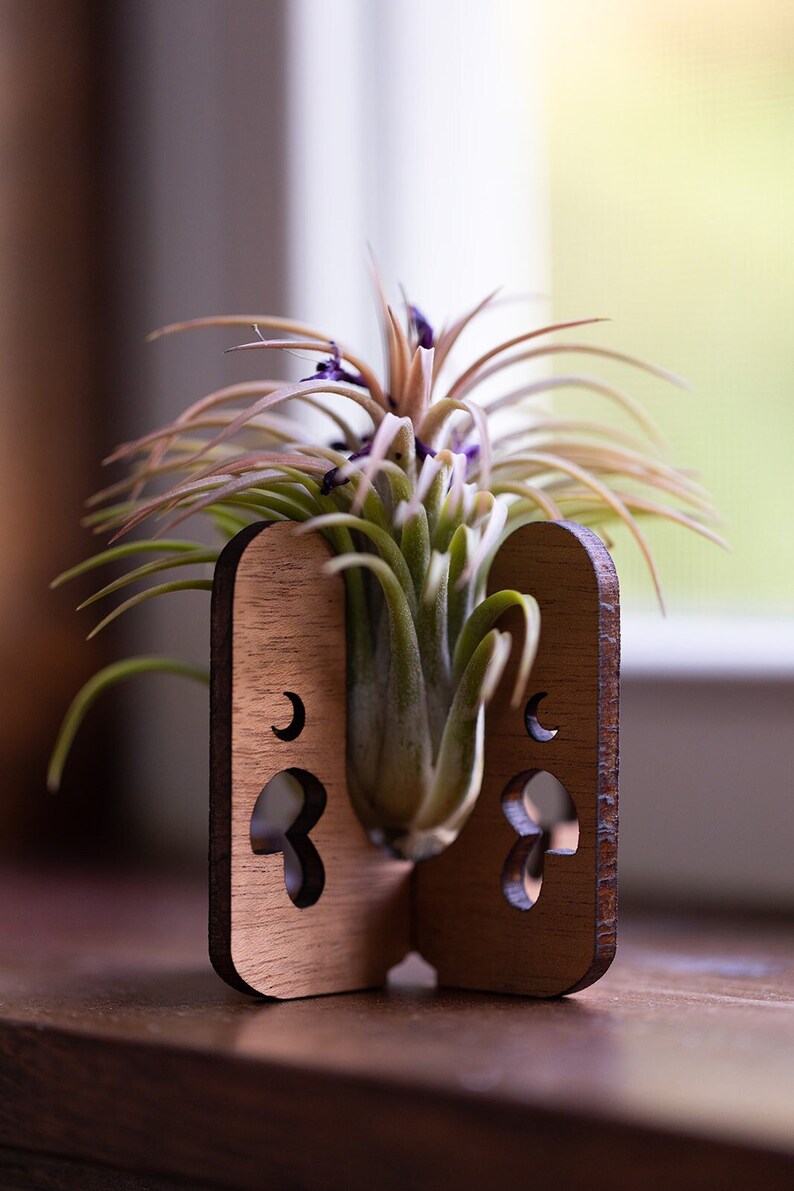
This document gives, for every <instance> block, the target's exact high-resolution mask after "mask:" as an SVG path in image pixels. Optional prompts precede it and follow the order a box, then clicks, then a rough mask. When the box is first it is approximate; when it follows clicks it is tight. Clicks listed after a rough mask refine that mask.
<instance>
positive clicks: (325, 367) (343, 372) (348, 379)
mask: <svg viewBox="0 0 794 1191" xmlns="http://www.w3.org/2000/svg"><path fill="white" fill-rule="evenodd" d="M331 351H332V354H331V356H330V358H329V359H327V360H321V361H320V363H319V364H318V365H317V371H316V372H314V373H312V375H311V376H303V377H301V384H302V383H303V381H305V380H336V381H344V383H345V384H347V385H361V386H362V387H363V388H366V387H367V382H366V381H365V380H364V377H363V376H362V375H361V373H360V372H348V371H347V369H346V368H343V367H342V357H341V355H340V354H339V348H338V347H337V345H336V344H335V343H334V341H333V340H331Z"/></svg>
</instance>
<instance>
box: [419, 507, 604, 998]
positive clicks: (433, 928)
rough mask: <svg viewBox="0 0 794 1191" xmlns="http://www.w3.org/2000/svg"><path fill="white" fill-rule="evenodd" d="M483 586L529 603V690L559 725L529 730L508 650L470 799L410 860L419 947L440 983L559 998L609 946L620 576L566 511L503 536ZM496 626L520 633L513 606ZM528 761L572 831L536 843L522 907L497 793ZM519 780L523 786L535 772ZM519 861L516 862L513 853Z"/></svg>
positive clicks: (597, 972)
mask: <svg viewBox="0 0 794 1191" xmlns="http://www.w3.org/2000/svg"><path fill="white" fill-rule="evenodd" d="M490 588H491V590H492V591H498V590H500V589H502V588H517V589H518V590H519V591H522V592H527V593H529V594H530V595H533V596H534V597H535V598H536V599H537V601H538V604H539V606H540V616H541V629H540V645H539V648H538V655H537V658H536V661H535V665H534V667H533V670H532V678H531V690H530V695H531V694H541V693H543V692H546V694H545V697H544V698H543V700H542V701H541V703H540V705H539V708H538V710H539V711H540V712H542V715H543V717H544V719H543V722H544V723H545V724H546V726H547V727H550V726H553V727H554V728H555V729H556V734H555V735H554V737H553V738H552V739H550V740H543V741H538V740H534V739H532V737H531V736H530V735H529V732H528V731H527V728H526V727H525V723H524V704H522V705H521V706H520V707H518V708H512V707H511V706H510V693H511V691H512V687H513V681H514V676H515V671H516V668H517V666H518V650H517V649H514V650H513V653H512V656H511V660H510V663H509V666H508V670H507V673H506V675H505V678H504V679H503V680H502V683H501V685H500V688H499V691H498V692H497V695H496V697H495V698H494V701H493V703H492V704H491V706H490V708H489V709H488V713H487V717H486V738H485V776H484V779H483V788H482V792H481V794H480V797H479V799H478V800H477V804H476V806H475V808H474V811H473V813H472V815H471V817H470V819H469V820H468V822H467V823H466V825H465V827H464V828H463V831H462V832H461V834H460V836H459V837H458V839H457V840H456V841H455V842H454V843H453V844H452V845H451V846H450V847H449V848H447V850H446V851H445V852H443V853H442V854H441V855H440V856H438V857H436V858H434V859H433V860H432V861H429V862H428V863H427V864H422V865H419V866H418V867H417V869H416V873H415V911H414V912H415V924H416V946H417V948H418V950H419V951H420V952H421V953H422V955H423V956H424V957H425V958H426V959H427V960H428V961H429V962H430V963H431V964H433V965H434V966H435V967H436V969H437V970H438V978H439V981H440V982H441V983H442V984H447V985H450V986H452V987H457V988H479V989H484V990H488V991H492V992H511V993H523V994H526V995H531V996H558V995H560V994H562V993H566V992H573V991H575V990H576V989H579V988H583V987H585V986H586V985H587V984H591V983H592V982H593V981H594V980H597V979H598V978H599V976H601V975H602V974H603V973H604V972H605V971H606V969H607V967H608V966H609V964H610V962H611V960H612V957H613V956H614V954H615V930H616V919H617V826H618V684H619V666H620V658H619V649H620V646H619V634H620V623H619V610H618V585H617V577H616V575H615V568H614V566H613V564H612V560H611V558H610V556H609V554H608V552H607V550H606V549H605V547H604V546H603V544H602V543H601V541H600V540H599V539H598V538H597V537H596V536H595V534H593V533H591V532H590V531H589V530H586V529H583V528H582V527H581V526H578V525H573V524H569V523H566V522H539V523H537V524H533V525H527V526H525V527H524V528H523V529H521V530H519V531H518V532H517V533H515V534H513V535H512V537H511V538H509V539H508V541H507V543H506V544H505V545H504V546H503V547H502V549H501V550H500V552H499V554H498V556H497V558H496V561H495V563H494V566H493V569H492V571H491V577H490ZM503 624H504V627H505V628H507V627H511V628H512V629H513V632H514V636H515V638H517V639H518V640H520V639H521V638H520V635H521V633H522V631H523V629H522V626H521V621H520V618H519V617H518V616H514V617H513V619H512V621H511V622H508V620H507V618H505V620H504V622H503ZM536 771H541V772H542V771H545V772H550V773H551V774H553V776H554V777H556V778H557V779H558V780H559V781H560V782H562V784H563V786H564V787H565V789H566V790H567V792H568V794H569V795H570V798H571V800H572V801H573V804H574V807H575V810H576V814H577V817H578V823H579V839H578V846H577V847H576V851H575V852H574V853H573V854H563V853H562V852H559V851H554V850H552V851H548V852H547V853H546V857H545V863H544V872H543V884H542V887H541V891H540V896H539V897H538V899H537V901H536V902H535V903H534V904H532V905H530V906H529V907H528V908H526V909H520V908H517V907H516V906H515V905H513V904H511V903H510V901H509V900H508V898H507V897H506V896H505V890H504V887H503V880H502V876H503V870H504V868H505V865H506V864H507V863H508V858H509V857H510V855H511V853H513V855H516V845H517V844H519V839H518V835H517V832H516V828H515V827H514V826H513V825H512V824H511V823H510V822H509V821H508V818H507V816H506V814H505V810H504V808H503V805H502V802H503V794H504V792H505V791H507V790H508V789H509V788H510V787H511V784H512V786H513V788H514V789H515V790H516V792H517V794H518V796H519V797H520V788H521V786H522V784H523V781H522V779H521V775H524V776H525V777H526V778H530V777H531V775H532V774H533V773H535V772H536ZM517 779H518V780H517ZM527 792H528V794H529V796H530V797H531V793H532V789H531V784H530V786H529V787H528V790H527ZM528 826H529V825H528V824H527V825H526V826H525V827H524V828H523V830H527V828H528ZM519 847H520V845H519ZM515 867H517V868H519V869H520V867H521V854H520V852H519V853H518V856H517V859H516V862H515Z"/></svg>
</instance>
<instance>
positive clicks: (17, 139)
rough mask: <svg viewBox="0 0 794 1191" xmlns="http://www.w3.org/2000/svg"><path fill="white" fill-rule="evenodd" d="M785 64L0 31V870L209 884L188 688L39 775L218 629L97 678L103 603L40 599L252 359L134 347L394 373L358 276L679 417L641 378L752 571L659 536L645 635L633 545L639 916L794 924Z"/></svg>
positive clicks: (220, 17) (556, 30) (626, 585)
mask: <svg viewBox="0 0 794 1191" xmlns="http://www.w3.org/2000/svg"><path fill="white" fill-rule="evenodd" d="M792 62H794V7H792V6H791V4H790V3H788V0H756V2H755V3H754V4H753V5H747V4H745V3H739V2H738V0H686V2H684V0H601V3H599V4H598V5H592V4H589V3H587V2H586V0H554V2H553V3H552V2H551V0H534V2H533V3H531V4H530V3H524V2H522V0H456V2H454V3H453V0H423V2H422V3H419V0H386V2H384V0H380V2H378V3H375V2H374V0H325V2H323V0H103V2H102V3H97V2H96V0H0V311H1V312H2V317H0V460H1V461H2V471H1V472H0V474H2V476H3V479H4V490H5V493H6V500H5V501H4V503H3V506H2V510H0V540H1V541H2V560H3V562H2V566H1V567H0V659H2V690H3V716H2V720H0V758H2V762H3V774H4V781H3V787H4V788H3V797H2V799H1V800H0V851H2V852H3V853H4V854H5V855H6V856H17V857H18V856H21V855H33V856H36V857H53V856H58V857H62V858H71V857H78V858H82V859H83V860H85V859H86V858H89V859H92V860H100V861H104V860H107V859H111V858H113V857H123V858H126V859H130V858H135V859H141V858H143V859H146V860H147V861H151V862H152V863H160V864H168V865H170V866H183V865H196V866H197V865H199V864H200V863H202V862H203V856H204V855H205V853H206V805H207V760H206V753H207V706H206V703H207V700H206V693H205V692H203V691H202V690H201V689H200V688H198V687H196V686H194V685H192V684H189V683H186V682H180V681H179V680H176V679H172V678H168V677H146V678H142V679H140V680H138V682H137V683H136V684H130V685H129V686H127V687H125V688H122V689H119V690H118V691H116V692H114V693H113V694H111V695H108V696H107V697H106V698H105V699H104V700H103V701H102V702H101V703H100V704H98V705H97V706H96V707H95V709H94V710H93V711H92V713H91V715H90V717H89V719H88V721H87V722H86V725H85V728H84V730H83V732H82V733H81V735H80V737H79V739H78V742H77V746H76V748H75V751H74V754H73V756H72V758H71V760H70V762H69V765H68V768H67V771H66V777H65V782H64V787H63V789H62V791H61V793H60V794H59V795H57V796H56V797H52V796H50V795H48V794H46V792H45V789H44V773H45V769H46V761H47V756H48V752H49V749H50V746H51V742H52V740H53V737H54V734H55V732H56V730H57V726H58V723H59V721H60V718H61V716H62V715H63V712H64V710H65V708H66V706H67V705H68V702H69V700H70V698H71V696H72V694H73V693H74V691H75V689H76V688H77V686H79V684H80V683H81V682H82V681H83V680H84V679H85V678H86V677H87V676H88V675H89V674H90V673H92V672H93V670H95V669H96V668H97V667H98V666H99V665H102V664H103V663H104V662H106V661H108V660H111V659H113V658H115V657H119V656H122V655H123V654H125V653H127V652H147V651H152V652H176V653H181V654H182V655H183V656H186V657H189V658H192V659H194V660H205V659H206V656H207V636H208V607H209V602H208V598H207V597H206V596H204V595H202V594H200V593H195V592H189V593H185V595H184V598H183V597H182V596H171V597H169V601H162V603H161V606H160V608H157V607H154V606H153V605H148V606H144V607H143V608H141V609H139V610H136V611H135V612H133V613H131V614H130V616H129V617H127V618H125V620H126V623H125V621H122V622H121V623H120V624H117V625H115V626H113V627H112V628H111V629H109V630H108V631H107V632H106V633H105V634H102V635H100V636H99V637H98V638H97V639H96V640H95V641H92V642H91V643H90V644H88V645H86V643H85V642H84V639H83V638H84V636H85V633H86V632H87V631H88V629H89V628H90V627H91V625H92V624H93V623H94V622H93V619H92V618H91V614H90V612H88V613H83V614H80V615H76V614H75V613H74V610H73V609H74V605H75V604H76V603H78V602H79V599H80V598H83V597H84V596H85V595H87V594H89V592H90V590H91V581H90V580H88V581H87V583H86V584H85V585H84V586H82V587H81V585H80V584H79V583H78V584H72V585H70V586H68V587H66V588H63V589H60V590H58V591H57V592H54V593H51V592H49V591H48V587H47V585H48V582H49V580H50V579H51V577H52V576H53V575H54V574H56V573H57V572H58V571H60V570H62V569H64V568H65V567H67V566H68V565H70V564H72V563H73V562H76V561H78V560H79V559H80V558H82V557H83V556H85V555H86V554H88V553H89V552H90V551H91V550H92V548H93V546H94V543H93V542H92V540H91V538H90V535H89V534H88V533H87V532H86V531H85V530H82V529H80V527H79V520H80V517H81V515H82V512H83V508H82V506H83V501H84V499H85V497H86V496H88V495H89V494H90V493H91V492H92V491H93V490H95V489H96V488H97V487H99V486H100V485H101V484H102V483H103V482H104V476H103V475H102V474H101V468H100V467H99V461H100V460H101V458H102V457H103V456H104V455H105V454H107V453H108V451H109V450H110V449H111V448H112V447H113V446H114V445H115V444H116V443H117V442H118V441H121V440H123V439H125V438H127V437H130V436H131V435H133V434H135V433H142V432H144V431H145V430H147V429H149V428H150V427H151V426H152V425H155V424H157V423H159V422H161V421H163V420H164V419H165V418H167V417H168V416H170V415H173V414H174V413H176V412H177V411H178V410H179V409H180V408H181V407H183V406H184V405H185V404H186V403H187V402H188V401H189V400H192V399H194V398H196V397H199V396H201V395H202V394H203V393H205V392H209V391H210V390H211V389H212V388H214V387H218V386H219V385H220V384H222V383H229V382H231V381H233V380H235V379H240V378H242V377H243V376H245V375H246V374H247V373H246V366H245V362H243V363H240V361H239V360H238V359H237V358H229V357H225V358H224V356H223V349H224V348H225V347H227V346H230V344H231V343H233V342H235V336H234V333H232V335H231V337H230V336H229V335H223V334H222V333H215V332H212V333H207V334H203V335H194V336H185V337H183V338H181V339H180V338H175V339H172V340H165V341H162V342H158V343H155V344H149V345H147V344H145V342H144V338H145V335H146V333H147V332H148V331H149V330H151V329H152V328H154V327H156V326H158V325H161V324H163V323H166V322H169V321H174V320H176V319H181V318H189V317H192V316H197V315H202V314H213V313H222V312H223V313H237V312H244V313H248V312H258V313H261V314H267V313H286V314H288V315H291V316H293V317H300V318H303V319H305V320H307V321H309V322H316V323H318V324H319V325H325V326H330V327H332V328H333V330H334V331H335V333H337V334H338V335H339V336H340V337H342V338H344V339H346V340H347V341H349V342H353V343H357V344H358V343H360V344H363V345H364V346H363V348H362V354H368V355H369V356H370V358H374V359H376V360H377V359H378V358H379V357H378V350H379V348H378V343H377V332H376V326H375V321H374V317H373V313H372V310H371V301H370V291H369V283H368V275H367V266H366V243H367V242H368V241H369V243H371V245H372V247H373V249H374V251H375V253H376V255H377V257H378V259H379V262H380V265H381V269H382V271H383V273H384V276H385V277H386V279H387V281H388V283H389V284H390V286H392V287H393V288H396V286H397V284H398V283H400V282H403V283H405V285H406V286H407V287H408V288H409V290H410V293H411V295H412V297H414V298H415V299H416V300H417V301H419V303H420V305H422V307H423V309H424V310H425V311H426V313H427V314H428V315H429V316H430V317H431V321H435V322H441V321H443V319H444V318H445V317H446V316H447V315H448V314H454V313H456V312H457V311H458V310H459V309H462V308H463V307H464V306H465V305H466V304H467V303H470V302H474V301H476V300H477V299H478V298H479V297H481V296H482V295H484V294H485V293H487V292H488V291H489V290H490V289H492V288H494V287H495V286H497V285H503V286H504V287H505V288H506V290H508V291H512V292H514V293H517V294H519V295H522V300H521V302H520V303H518V304H517V305H516V306H514V307H510V308H507V307H506V308H505V309H504V310H503V311H500V312H499V314H498V315H494V322H493V323H492V324H491V325H489V326H487V327H485V329H484V334H485V335H486V336H487V338H488V339H490V338H491V337H492V336H493V335H494V334H496V333H497V331H498V327H497V322H498V320H499V319H503V320H504V326H505V328H508V327H509V330H512V329H513V328H514V327H515V326H516V325H518V326H519V327H524V326H526V325H527V320H531V321H532V322H533V323H534V322H539V321H540V320H541V319H544V318H547V317H549V316H554V317H556V318H560V319H568V318H578V317H586V316H588V315H607V316H609V317H610V318H611V319H612V322H610V323H609V324H602V325H600V326H599V327H598V328H596V329H594V331H593V333H592V336H591V338H592V339H593V341H594V342H598V343H600V344H604V345H609V346H612V347H617V348H620V349H622V350H625V351H629V352H633V353H636V354H638V355H641V356H644V357H646V358H648V359H650V360H653V361H655V362H658V363H661V364H663V365H665V366H667V367H669V368H671V369H673V370H674V371H676V372H679V373H681V374H683V375H684V376H685V377H686V378H687V379H688V380H689V381H690V382H691V385H692V392H690V393H681V392H678V391H677V390H675V389H672V388H669V387H666V386H664V385H661V384H660V383H659V382H658V381H655V380H652V379H646V378H643V377H641V376H640V377H631V386H632V391H633V392H634V393H636V395H637V396H638V397H639V398H640V399H641V400H642V401H643V403H644V404H645V405H646V406H647V407H648V408H649V409H650V411H651V412H652V414H653V415H654V417H655V418H656V420H657V421H658V423H659V424H660V425H661V427H662V428H663V430H664V432H665V434H666V435H667V437H668V439H669V441H670V446H671V451H672V453H673V455H674V457H675V458H676V460H677V461H679V462H680V463H682V464H684V465H687V466H691V467H693V468H695V469H697V470H698V471H699V472H700V473H701V474H702V477H703V480H704V482H705V483H706V485H707V486H708V488H709V489H710V490H711V492H712V493H713V495H714V499H715V502H716V504H717V506H718V507H719V509H720V510H721V512H722V513H723V515H724V516H725V518H726V521H727V526H726V530H725V532H726V534H727V536H728V537H729V539H730V541H731V544H732V551H731V552H730V553H725V552H722V551H719V550H717V549H716V548H713V547H711V546H709V545H707V544H704V543H702V542H701V541H699V540H695V539H694V538H693V537H691V536H690V535H687V534H686V533H684V532H683V531H678V532H677V531H676V530H675V528H669V527H662V528H657V527H654V528H653V529H652V530H651V536H652V543H653V546H654V549H655V551H656V552H657V555H658V561H659V565H660V570H661V572H662V576H663V580H664V585H665V592H666V596H667V601H668V608H669V611H668V617H667V619H666V620H664V621H663V620H662V619H661V618H660V616H659V614H658V611H657V610H656V608H655V605H654V598H653V592H652V589H651V586H650V583H649V581H648V578H647V576H646V574H645V573H644V571H643V567H642V563H641V560H640V559H639V558H638V557H637V555H636V553H635V551H634V550H633V549H632V547H631V544H630V543H629V542H628V541H624V540H622V539H618V540H617V542H616V548H615V557H616V562H617V565H618V570H619V573H620V576H621V582H622V588H623V608H624V637H625V650H624V682H623V721H622V732H623V770H622V787H621V797H622V810H621V815H622V838H621V848H622V867H621V874H622V886H623V891H624V894H625V896H626V897H627V898H634V899H637V900H653V901H655V902H662V903H665V902H667V903H670V904H672V903H674V902H681V901H686V902H690V903H695V902H696V903H698V904H702V905H710V904H713V903H717V902H718V903H720V904H721V905H725V904H736V905H753V906H763V907H766V908H774V909H784V908H791V907H794V869H792V865H791V862H790V839H791V836H792V827H793V826H794V812H793V811H792V797H791V796H792V793H794V790H793V789H792V787H793V786H794V781H793V779H792V774H793V773H794V742H793V738H794V733H792V731H791V728H792V713H794V698H793V694H794V620H793V619H792V612H793V611H794V535H792V532H791V529H790V527H789V525H788V520H787V516H786V514H787V511H788V506H789V505H790V504H791V498H792V496H794V480H793V479H792V474H793V472H792V452H793V448H794V401H792V387H793V386H794V359H793V358H792V350H793V349H792V339H791V335H790V334H789V332H788V326H787V322H788V319H789V317H790V311H791V310H792V307H794V239H793V238H792V236H791V234H790V229H789V219H790V212H791V211H792V210H793V209H794V69H793V68H792ZM476 346H477V345H476V342H472V344H471V348H470V350H471V351H472V352H473V351H474V350H475V348H476ZM285 375H286V374H285ZM599 375H601V376H602V377H604V378H606V379H609V380H613V381H619V383H621V384H623V385H625V384H626V382H627V380H628V379H629V378H627V377H626V375H625V373H624V374H622V375H620V376H619V374H618V373H617V372H613V371H611V370H610V369H609V368H607V367H605V368H603V369H602V370H599ZM559 400H560V402H562V401H565V404H566V409H571V410H572V409H575V408H581V407H582V405H583V399H582V398H581V397H577V396H576V395H575V394H570V395H566V396H561V397H560V398H559ZM598 401H599V399H598V398H592V399H591V400H590V402H589V404H588V405H587V409H588V412H589V414H590V416H597V414H598V413H599V412H600V409H601V407H600V406H599V404H598Z"/></svg>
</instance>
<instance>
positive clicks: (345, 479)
mask: <svg viewBox="0 0 794 1191" xmlns="http://www.w3.org/2000/svg"><path fill="white" fill-rule="evenodd" d="M349 483H350V477H349V476H343V475H342V474H341V472H340V470H339V468H338V467H332V468H331V470H330V471H327V472H326V473H325V475H324V476H323V482H322V484H321V485H320V495H321V496H330V494H331V492H332V491H333V490H334V488H342V487H343V486H344V485H345V484H349Z"/></svg>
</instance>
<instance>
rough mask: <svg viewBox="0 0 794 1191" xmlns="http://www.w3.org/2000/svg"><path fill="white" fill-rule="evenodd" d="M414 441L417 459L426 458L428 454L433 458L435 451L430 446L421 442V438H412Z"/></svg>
mask: <svg viewBox="0 0 794 1191" xmlns="http://www.w3.org/2000/svg"><path fill="white" fill-rule="evenodd" d="M414 442H415V443H416V457H417V459H420V460H423V459H427V457H428V455H430V456H431V457H432V458H435V454H436V452H435V451H434V450H433V448H432V447H428V446H427V445H426V444H425V443H423V442H422V440H421V438H414Z"/></svg>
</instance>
